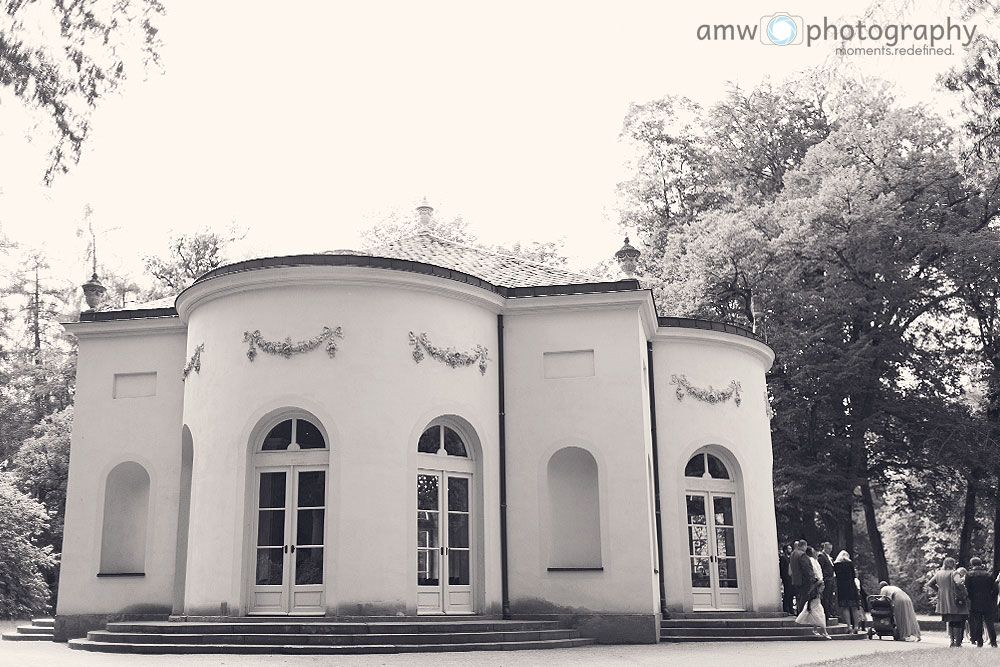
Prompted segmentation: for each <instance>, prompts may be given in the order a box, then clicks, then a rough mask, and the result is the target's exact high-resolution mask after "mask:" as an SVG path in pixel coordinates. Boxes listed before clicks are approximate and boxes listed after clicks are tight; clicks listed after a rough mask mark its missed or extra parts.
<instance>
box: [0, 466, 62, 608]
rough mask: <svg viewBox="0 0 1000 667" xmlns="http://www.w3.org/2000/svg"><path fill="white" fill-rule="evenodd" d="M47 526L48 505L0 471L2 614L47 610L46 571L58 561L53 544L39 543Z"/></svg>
mask: <svg viewBox="0 0 1000 667" xmlns="http://www.w3.org/2000/svg"><path fill="white" fill-rule="evenodd" d="M47 527H48V516H47V515H46V512H45V508H44V507H43V506H42V505H41V504H40V503H39V502H37V501H36V500H33V499H32V498H30V497H29V496H28V495H26V494H24V493H22V492H21V491H19V490H18V489H17V487H16V485H15V483H14V480H13V479H12V477H11V475H10V473H6V472H2V471H0V544H2V545H3V549H0V618H24V617H26V616H31V615H33V614H39V613H42V612H44V611H45V609H46V607H47V603H48V595H49V588H48V586H47V585H46V583H45V578H44V576H43V572H44V571H45V570H47V569H49V568H52V567H53V566H54V565H55V557H54V556H53V555H52V547H51V546H49V545H46V546H40V545H39V536H40V535H41V534H42V532H43V531H44V530H46V528H47Z"/></svg>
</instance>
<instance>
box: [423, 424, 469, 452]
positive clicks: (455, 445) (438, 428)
mask: <svg viewBox="0 0 1000 667" xmlns="http://www.w3.org/2000/svg"><path fill="white" fill-rule="evenodd" d="M417 451H418V452H420V453H421V454H443V455H446V456H461V457H463V458H468V457H469V452H468V450H467V449H466V448H465V443H464V442H462V438H461V437H460V436H459V435H458V433H456V432H455V431H454V430H452V429H450V428H448V427H447V426H444V425H441V424H435V425H434V426H431V427H430V428H428V429H427V430H426V431H424V432H423V434H422V435H421V436H420V440H419V441H418V442H417Z"/></svg>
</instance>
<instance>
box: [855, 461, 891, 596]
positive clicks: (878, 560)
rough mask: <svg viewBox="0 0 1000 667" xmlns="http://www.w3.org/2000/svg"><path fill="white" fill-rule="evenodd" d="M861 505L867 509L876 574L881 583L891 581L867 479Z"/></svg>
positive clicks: (862, 488)
mask: <svg viewBox="0 0 1000 667" xmlns="http://www.w3.org/2000/svg"><path fill="white" fill-rule="evenodd" d="M861 503H862V505H863V506H864V508H865V525H866V526H867V527H868V540H869V541H870V542H871V543H872V556H873V557H874V558H875V574H876V575H877V576H878V578H879V580H880V581H889V563H888V561H886V559H885V545H884V544H882V533H880V532H879V530H878V524H877V523H876V522H875V499H874V498H873V497H872V487H871V483H870V482H869V481H868V480H867V479H866V480H862V482H861ZM890 583H891V582H890Z"/></svg>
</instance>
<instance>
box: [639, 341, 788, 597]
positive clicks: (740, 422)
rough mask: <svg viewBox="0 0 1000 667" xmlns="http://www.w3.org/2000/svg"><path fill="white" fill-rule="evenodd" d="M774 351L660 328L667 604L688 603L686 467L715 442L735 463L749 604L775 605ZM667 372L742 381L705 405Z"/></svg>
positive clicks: (694, 379)
mask: <svg viewBox="0 0 1000 667" xmlns="http://www.w3.org/2000/svg"><path fill="white" fill-rule="evenodd" d="M772 360H773V355H772V353H771V351H770V350H769V349H768V348H767V347H766V346H765V345H763V344H761V343H758V342H756V341H753V340H751V339H747V338H741V337H738V336H735V335H731V334H724V333H719V332H714V331H703V330H697V329H686V328H666V327H663V328H660V330H659V332H658V333H657V335H656V337H655V340H654V345H653V364H654V378H655V382H656V386H655V393H656V418H657V441H658V442H657V444H658V448H659V464H660V489H661V497H660V502H661V511H662V514H663V548H664V570H665V572H664V574H665V584H666V595H667V606H668V608H670V609H673V610H685V611H690V610H691V608H692V594H691V575H690V563H689V555H688V536H687V527H686V516H687V515H686V507H685V499H684V495H685V484H686V483H685V478H684V466H685V465H686V463H687V461H688V459H689V458H690V457H691V455H692V454H693V453H694V452H695V451H697V450H698V449H699V448H701V447H705V446H709V445H711V446H715V447H717V448H718V451H719V452H720V453H723V455H726V454H728V455H729V456H730V457H731V459H732V460H733V462H734V463H735V465H736V466H738V469H737V470H735V471H734V472H735V473H736V474H737V475H738V477H739V480H738V483H739V486H740V488H741V494H742V500H743V502H742V503H740V504H738V505H737V508H736V514H737V519H738V520H742V527H743V529H742V530H739V531H738V532H737V540H738V553H739V558H740V574H741V577H740V578H741V580H742V585H741V587H742V589H743V595H744V600H743V602H744V605H745V608H746V609H747V610H755V611H776V610H780V609H781V601H780V595H779V584H780V580H779V578H778V566H777V554H776V550H777V529H776V525H775V517H774V486H773V480H772V461H773V459H772V455H771V431H770V423H769V420H768V416H767V408H766V401H767V390H766V387H765V373H766V371H767V369H768V368H770V365H771V361H772ZM672 375H685V376H686V378H687V380H688V381H689V382H690V383H691V384H692V385H694V386H695V387H699V388H703V389H707V388H708V387H709V386H712V387H713V388H715V389H725V388H726V386H727V385H728V384H729V382H730V381H731V380H737V381H738V382H739V383H740V385H741V387H742V394H741V396H742V402H741V404H740V405H739V406H736V404H735V403H734V402H733V400H732V399H730V400H729V401H726V402H724V403H717V404H714V405H713V404H710V403H708V402H704V401H699V400H698V399H696V398H694V397H693V396H690V395H688V396H685V397H684V398H683V399H682V400H678V399H677V396H676V389H677V387H676V386H675V385H673V384H671V382H670V380H671V376H672Z"/></svg>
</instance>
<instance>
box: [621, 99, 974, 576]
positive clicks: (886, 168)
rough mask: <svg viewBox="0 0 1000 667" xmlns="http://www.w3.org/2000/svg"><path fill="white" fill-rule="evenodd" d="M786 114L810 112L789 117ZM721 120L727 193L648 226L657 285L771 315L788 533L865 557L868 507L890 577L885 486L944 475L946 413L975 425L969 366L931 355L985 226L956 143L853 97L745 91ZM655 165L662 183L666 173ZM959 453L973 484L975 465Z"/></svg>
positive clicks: (669, 296)
mask: <svg viewBox="0 0 1000 667" xmlns="http://www.w3.org/2000/svg"><path fill="white" fill-rule="evenodd" d="M734 95H736V96H735V97H734ZM779 96H780V97H779ZM777 99H786V100H798V101H797V102H791V103H790V104H792V106H795V107H797V108H796V109H793V110H792V112H788V110H787V108H785V110H783V111H782V110H779V107H783V106H784V103H778V102H776V100H777ZM824 108H827V109H830V110H832V111H831V113H835V115H834V116H830V117H831V118H833V120H832V121H828V120H827V118H828V117H827V115H826V114H827V112H826V111H824ZM775 113H780V114H781V115H782V120H781V121H780V122H778V123H773V122H772V118H771V116H773V115H774V114H775ZM716 114H718V115H716ZM751 118H752V119H753V120H752V122H751V121H750V120H749V119H751ZM706 123H707V129H706V130H705V132H704V133H703V136H704V140H703V143H702V144H700V145H699V151H700V152H701V153H703V154H707V155H709V156H711V157H712V163H711V165H710V167H711V168H710V170H709V171H707V172H703V173H704V174H705V175H706V178H711V179H712V180H713V181H714V185H709V184H708V183H707V181H704V180H703V181H702V183H703V184H705V185H706V187H705V188H703V192H713V191H717V192H721V193H725V196H722V195H719V196H716V197H702V198H701V199H699V200H697V201H698V204H697V205H696V206H692V207H690V208H689V209H688V210H687V211H686V212H685V213H684V214H683V215H672V219H671V220H670V221H669V222H667V221H666V220H665V218H664V217H663V216H661V219H660V220H659V221H657V220H655V219H653V218H652V217H650V216H647V217H646V218H645V219H646V220H647V221H649V223H650V227H648V228H647V229H646V230H645V231H642V233H643V234H644V239H648V238H651V239H652V241H651V242H650V243H646V247H647V250H651V252H650V253H649V255H648V256H647V260H646V266H647V268H648V269H649V271H648V272H647V276H648V278H649V279H650V280H651V281H652V282H653V285H654V290H656V291H657V294H658V296H659V297H660V301H661V302H662V303H664V304H666V305H667V306H668V307H669V308H671V310H672V311H673V312H671V314H684V315H700V316H707V317H710V318H713V319H723V320H726V321H732V322H735V323H737V324H744V325H747V326H755V325H756V326H757V327H758V329H759V330H760V326H761V324H762V323H761V322H760V321H758V320H759V318H760V316H761V315H763V316H764V320H765V321H766V327H765V328H764V330H765V331H766V333H767V336H768V339H769V343H770V344H771V346H772V348H774V350H775V353H776V361H775V365H774V368H773V369H772V375H771V382H770V386H771V390H772V392H773V393H774V401H773V404H774V407H775V410H776V413H777V414H776V416H775V418H774V420H773V421H772V430H773V442H774V457H775V491H776V504H777V508H776V509H777V511H778V520H779V526H780V527H781V528H782V530H783V531H787V532H786V533H785V534H786V535H789V534H794V535H795V536H807V537H819V536H820V535H823V536H827V537H833V538H835V539H836V541H837V542H838V543H840V544H843V545H844V546H845V548H847V549H848V550H853V549H854V544H855V539H854V538H855V536H854V525H855V522H854V516H853V509H854V507H855V505H856V504H860V506H861V507H862V509H863V510H864V514H865V524H864V525H865V527H866V532H867V536H866V537H867V540H866V543H867V544H870V548H871V553H872V558H873V561H874V564H875V569H876V570H877V573H878V575H879V577H880V578H885V579H887V578H888V577H889V568H888V562H887V559H886V557H885V550H884V546H883V541H882V537H881V534H880V531H879V528H878V516H879V507H880V504H881V503H882V500H881V499H880V495H881V494H882V493H883V491H882V489H883V488H884V485H885V484H886V482H887V480H888V479H889V478H891V476H893V475H897V474H900V472H901V471H902V472H905V471H907V470H909V469H911V468H914V467H915V466H917V465H918V464H919V465H921V466H924V469H927V468H929V467H930V466H931V465H932V463H933V465H938V466H939V467H940V466H941V465H942V464H941V462H940V461H935V462H932V463H929V462H927V459H928V458H929V457H928V456H927V453H926V451H924V449H923V448H922V444H923V443H924V440H923V439H922V438H923V433H924V432H925V431H927V430H928V429H929V426H928V424H930V423H932V422H933V419H934V416H935V415H940V414H943V413H945V412H948V413H949V414H951V413H954V417H953V419H952V420H953V421H954V422H955V423H956V424H966V423H967V422H968V420H969V418H970V417H969V413H968V410H966V409H964V408H963V407H962V406H960V405H956V402H957V401H956V398H955V396H956V394H957V393H958V391H957V389H956V387H957V386H958V384H959V381H958V378H957V376H956V372H957V370H956V368H955V367H954V366H950V367H949V366H947V365H946V364H941V363H936V359H937V357H935V355H933V354H932V353H931V352H930V351H929V346H930V345H932V343H933V342H934V341H937V342H938V343H940V341H941V340H946V339H947V337H942V338H937V339H934V338H932V337H931V335H930V329H931V328H932V327H930V326H929V325H928V324H927V323H928V322H936V321H938V320H940V319H942V318H944V319H947V318H949V317H951V316H953V313H954V305H953V304H954V299H955V298H956V296H957V287H956V285H955V283H954V281H952V280H951V279H950V278H949V276H948V274H947V272H946V271H944V267H945V264H946V262H947V261H949V258H951V257H952V256H953V254H954V247H953V245H954V242H953V240H954V238H955V237H956V236H959V235H962V234H964V233H966V232H967V231H968V229H969V227H970V225H973V224H974V217H975V216H974V215H971V210H970V206H969V201H970V199H969V192H968V190H967V188H966V187H965V183H964V179H963V176H962V174H961V173H960V170H959V169H958V165H957V164H956V163H955V160H954V159H953V157H952V148H953V145H954V142H953V136H952V135H951V134H950V133H949V131H948V130H947V129H946V127H945V126H944V125H943V123H941V122H940V121H939V120H938V119H936V118H934V117H932V116H929V115H928V114H926V113H925V112H923V111H921V110H920V109H904V108H899V107H898V106H897V105H895V103H894V101H893V100H892V98H891V96H888V95H886V94H885V92H884V91H883V90H880V89H878V88H877V87H876V88H874V90H868V89H866V88H862V87H860V86H857V85H851V84H850V83H849V82H847V83H845V84H844V85H843V86H842V90H841V91H840V92H839V93H838V95H837V96H836V97H835V98H833V99H830V100H824V101H823V103H822V104H820V102H819V101H817V100H816V99H814V98H813V97H811V96H810V95H807V94H799V93H797V92H796V91H774V90H768V89H764V90H762V91H761V92H760V94H759V95H743V96H740V95H739V94H737V91H733V92H732V93H731V94H730V98H728V99H727V101H726V102H724V103H723V104H721V105H716V106H715V107H713V108H712V111H711V112H710V113H709V114H707V115H706ZM645 125H646V126H652V127H655V125H654V124H652V123H650V122H647V123H645ZM740 131H742V132H745V135H739V134H737V133H738V132H740ZM776 132H777V133H778V134H775V133H776ZM647 134H648V133H647ZM734 137H737V138H736V139H734ZM667 145H676V142H675V143H674V144H669V143H667ZM792 147H794V148H792ZM651 154H652V153H651V152H649V151H647V152H646V153H644V155H645V156H646V159H648V156H649V155H651ZM718 156H725V157H724V159H721V160H720V161H719V162H715V159H716V158H717V157H718ZM654 163H655V164H654V165H653V167H650V170H651V171H652V172H655V171H656V169H658V168H659V165H662V164H665V163H664V162H663V161H656V160H655V159H654ZM666 164H669V163H666ZM679 176H683V174H668V175H667V177H666V178H663V179H661V182H664V183H674V182H677V181H678V178H679ZM681 180H683V179H681ZM688 182H690V181H688ZM656 196H657V197H658V196H659V193H656ZM656 201H657V202H659V201H662V198H661V199H657V200H656ZM678 201H681V199H678ZM686 201H688V202H692V201H695V199H693V198H691V197H688V198H687V199H686ZM654 203H655V202H654ZM647 210H648V209H647ZM674 210H675V211H676V210H683V209H678V208H677V207H676V206H675V207H674ZM640 229H641V230H642V228H640ZM678 311H679V312H678ZM937 356H938V357H940V356H941V355H937ZM945 358H947V357H945ZM963 420H964V421H963ZM962 428H965V426H962ZM954 454H955V457H954V465H953V469H954V470H955V471H956V473H961V472H964V471H965V469H964V467H963V466H964V465H965V461H967V460H968V459H967V458H963V456H964V455H965V452H960V451H958V450H955V452H954ZM963 490H964V489H963Z"/></svg>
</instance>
